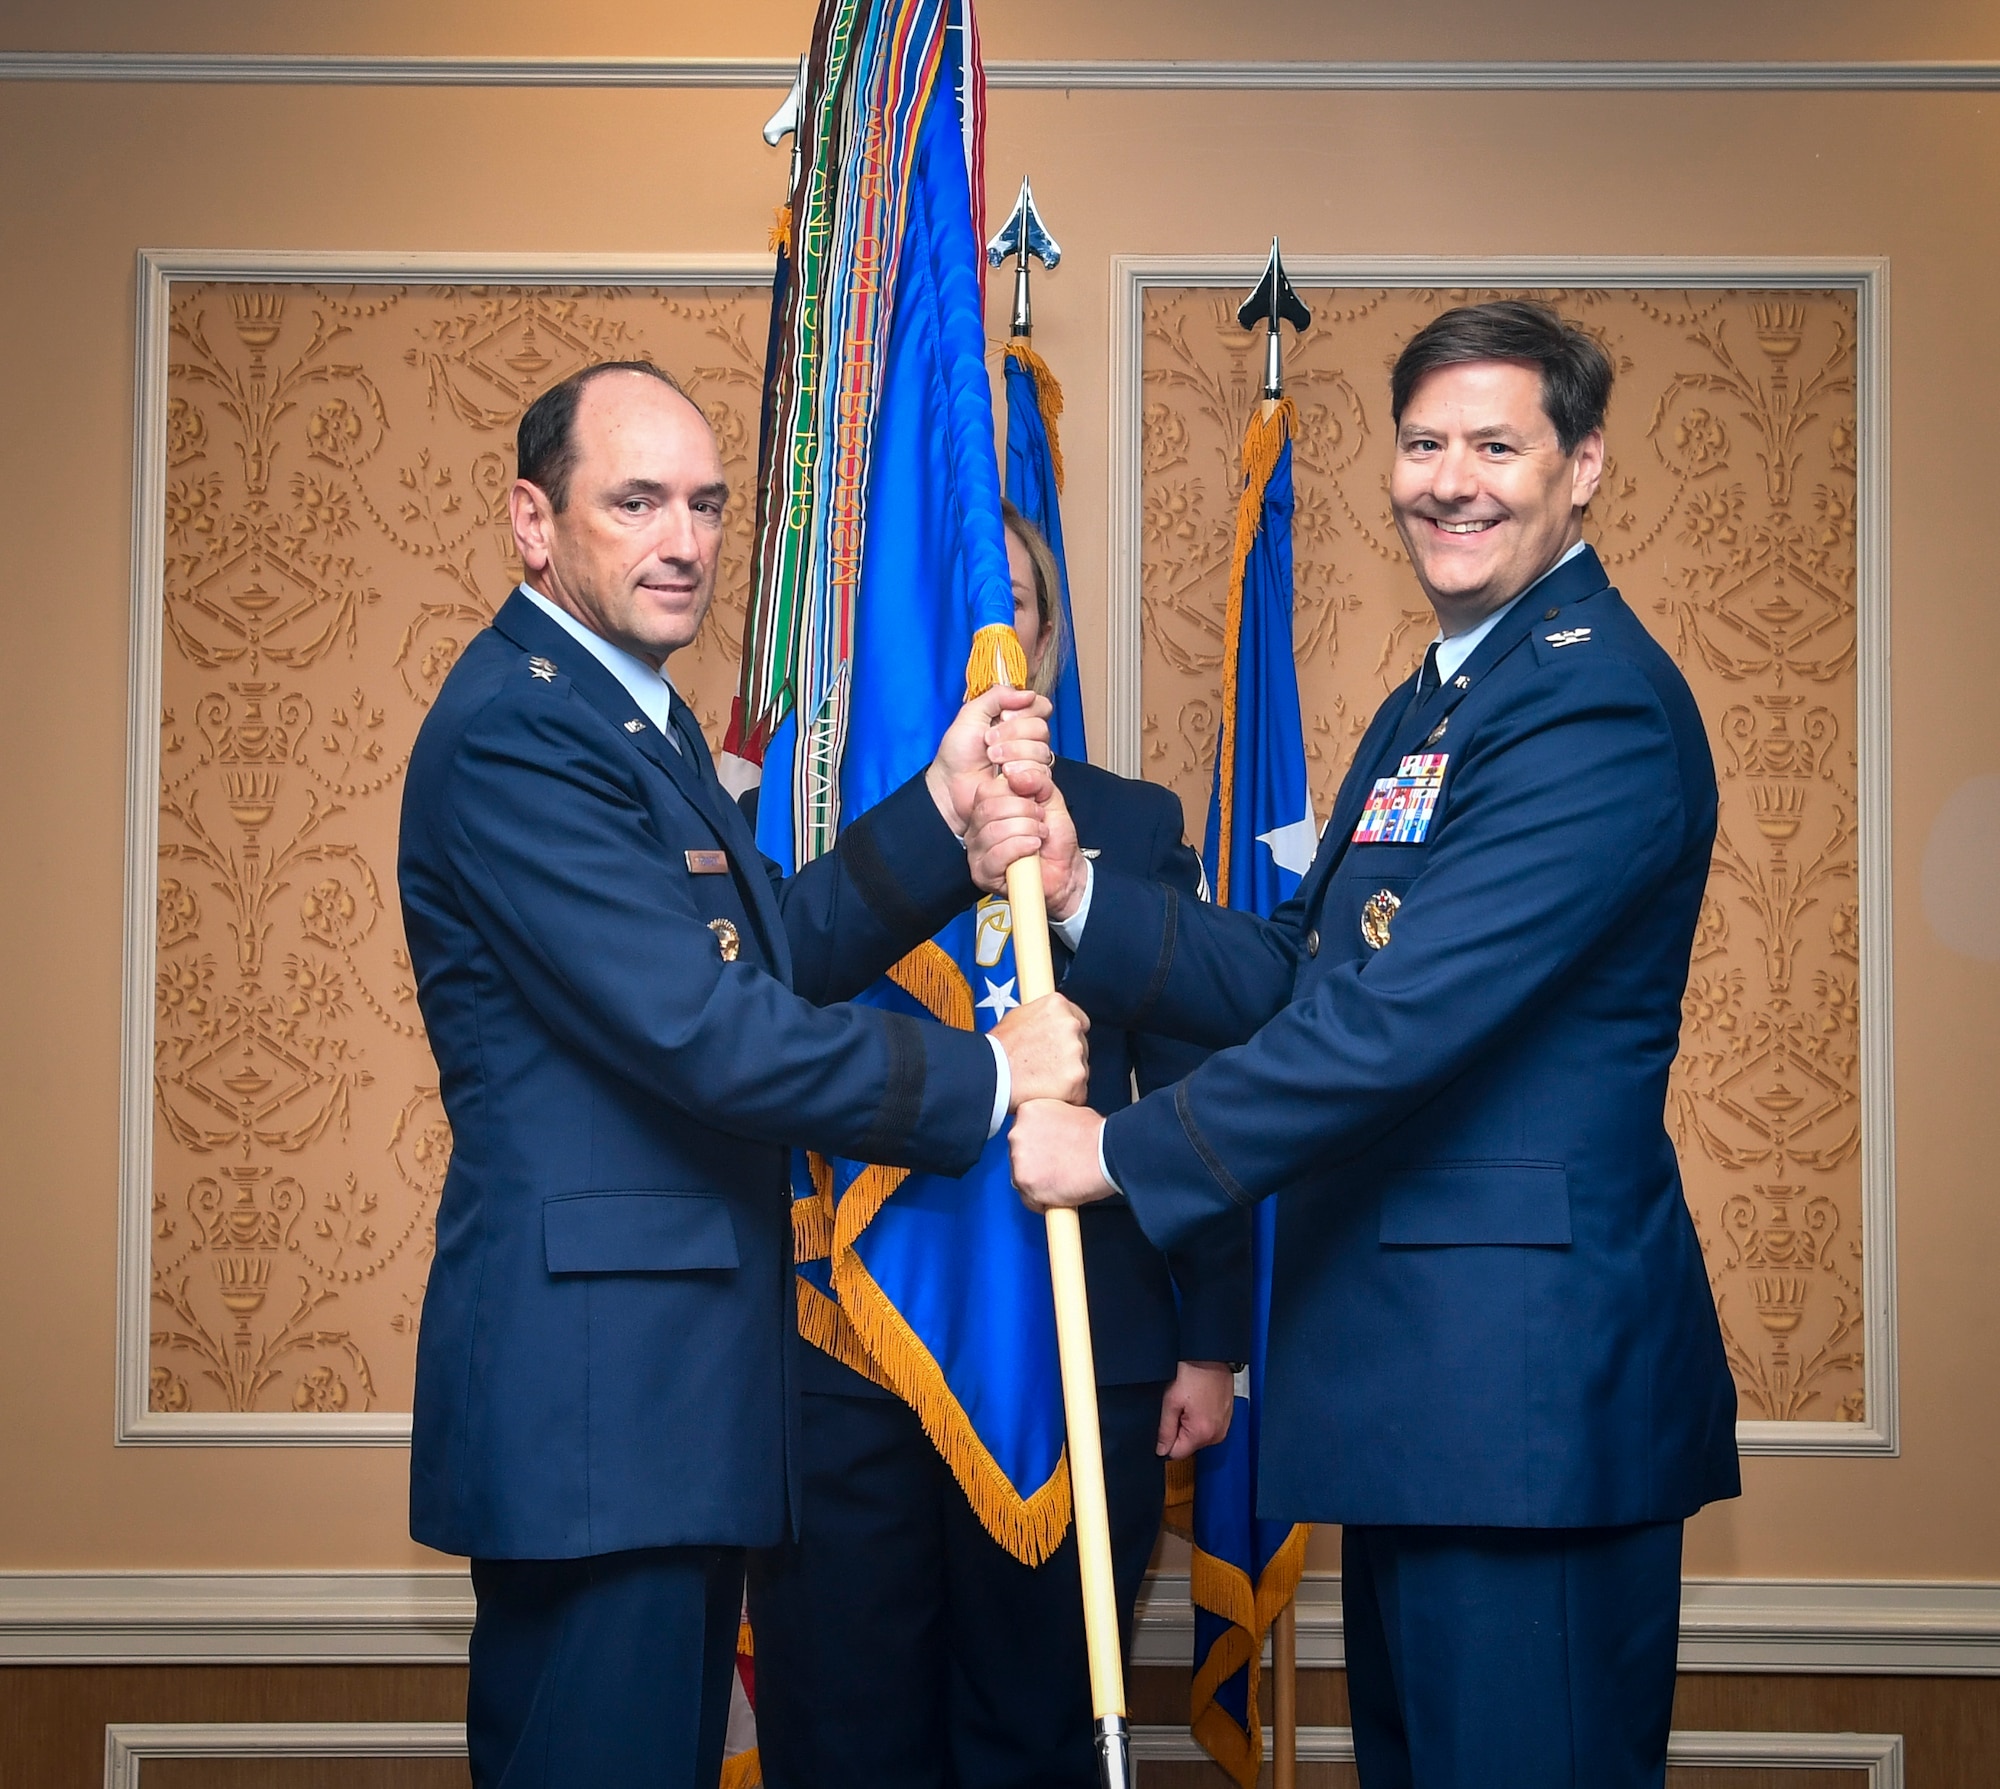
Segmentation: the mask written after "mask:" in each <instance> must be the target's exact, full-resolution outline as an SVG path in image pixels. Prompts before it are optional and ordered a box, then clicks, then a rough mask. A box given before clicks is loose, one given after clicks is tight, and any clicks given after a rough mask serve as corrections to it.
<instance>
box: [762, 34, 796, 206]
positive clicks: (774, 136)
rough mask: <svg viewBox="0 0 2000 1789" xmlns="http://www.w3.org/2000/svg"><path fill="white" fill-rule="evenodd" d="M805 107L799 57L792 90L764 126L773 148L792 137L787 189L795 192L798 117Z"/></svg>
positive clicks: (766, 136)
mask: <svg viewBox="0 0 2000 1789" xmlns="http://www.w3.org/2000/svg"><path fill="white" fill-rule="evenodd" d="M805 109H806V59H805V57H803V56H801V57H800V58H799V72H798V73H797V74H795V75H794V76H792V90H791V91H790V92H789V93H787V94H786V95H785V103H784V104H783V105H781V106H780V107H779V108H778V109H777V110H776V111H775V112H773V113H772V114H771V117H770V122H769V123H767V124H766V125H765V126H764V141H765V142H767V143H769V144H770V145H771V147H772V148H773V149H775V148H777V146H778V145H779V144H780V143H782V142H783V141H784V140H785V139H786V138H787V137H790V138H791V139H792V183H791V187H790V188H789V189H788V190H790V191H793V192H796V191H797V190H798V185H799V119H800V118H801V116H803V114H804V112H805Z"/></svg>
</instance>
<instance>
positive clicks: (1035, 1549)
mask: <svg viewBox="0 0 2000 1789" xmlns="http://www.w3.org/2000/svg"><path fill="white" fill-rule="evenodd" d="M876 1171H877V1170H875V1169H872V1168H871V1169H870V1170H869V1172H870V1173H871V1174H872V1173H875V1172H876ZM853 1197H854V1188H852V1187H850V1188H849V1189H848V1192H847V1198H846V1199H843V1200H842V1201H841V1205H842V1208H843V1209H845V1207H846V1204H847V1200H848V1199H852V1198H853ZM833 1283H834V1285H835V1287H836V1288H837V1289H838V1290H839V1293H840V1303H841V1308H842V1310H843V1311H845V1312H848V1313H850V1314H851V1316H852V1319H853V1323H854V1327H855V1330H856V1331H857V1332H858V1333H859V1335H860V1337H861V1340H862V1343H863V1345H864V1346H865V1347H866V1348H867V1350H868V1352H869V1354H870V1355H871V1356H872V1357H873V1358H874V1360H875V1361H876V1362H877V1364H878V1366H879V1367H880V1369H881V1371H880V1377H881V1378H882V1379H884V1380H886V1382H887V1383H888V1386H889V1388H890V1390H892V1391H893V1392H895V1394H896V1395H897V1396H898V1397H899V1398H901V1399H902V1400H903V1402H904V1403H906V1404H907V1405H909V1407H910V1408H911V1409H912V1410H914V1411H915V1412H916V1414H917V1421H918V1422H920V1423H922V1424H923V1428H924V1433H925V1434H926V1435H928V1436H929V1437H930V1440H931V1445H932V1446H933V1447H935V1448H936V1449H937V1450H938V1453H939V1455H940V1456H941V1457H942V1459H943V1460H944V1463H945V1464H946V1465H947V1466H949V1467H950V1468H951V1475H952V1477H953V1478H955V1479H957V1480H958V1483H959V1487H960V1488H961V1489H962V1490H963V1491H964V1492H965V1498H966V1501H967V1502H968V1503H970V1504H971V1505H972V1510H973V1514H975V1515H976V1516H978V1518H979V1525H980V1526H981V1527H982V1528H984V1529H985V1530H986V1532H987V1533H988V1534H990V1535H991V1536H992V1537H993V1538H994V1539H995V1540H996V1541H998V1542H999V1543H1000V1545H1001V1546H1003V1547H1005V1548H1006V1549H1007V1551H1008V1552H1009V1553H1011V1554H1013V1556H1014V1557H1015V1558H1016V1559H1018V1560H1020V1562H1021V1563H1022V1564H1023V1565H1040V1564H1041V1563H1042V1561H1043V1560H1045V1559H1047V1558H1048V1556H1049V1555H1050V1554H1051V1553H1053V1552H1054V1551H1055V1550H1056V1548H1057V1547H1059V1546H1060V1545H1061V1544H1062V1538H1063V1536H1064V1535H1065V1534H1067V1533H1068V1532H1069V1505H1070V1487H1069V1451H1068V1449H1067V1448H1065V1449H1064V1450H1063V1452H1062V1453H1060V1454H1058V1455H1057V1456H1056V1465H1055V1470H1054V1471H1053V1472H1051V1473H1050V1474H1049V1476H1048V1480H1047V1482H1046V1483H1044V1484H1043V1485H1042V1486H1041V1488H1040V1489H1039V1490H1036V1491H1034V1492H1031V1493H1030V1494H1029V1495H1028V1496H1026V1497H1023V1496H1022V1495H1021V1494H1020V1493H1019V1492H1018V1491H1016V1490H1015V1489H1014V1486H1013V1482H1012V1481H1011V1480H1010V1479H1009V1478H1008V1477H1007V1475H1006V1473H1004V1472H1003V1471H1001V1469H1000V1464H999V1462H998V1461H997V1460H995V1459H994V1458H993V1456H992V1454H991V1453H989V1452H988V1451H987V1448H986V1443H985V1442H983V1441H981V1440H980V1438H979V1432H978V1430H976V1429H975V1428H974V1427H973V1426H972V1423H971V1420H970V1419H969V1418H968V1417H967V1416H966V1414H965V1412H964V1410H963V1409H961V1408H960V1406H959V1402H958V1399H957V1398H956V1397H954V1396H953V1395H952V1391H951V1387H950V1386H949V1385H948V1384H947V1383H946V1381H945V1376H944V1369H943V1368H941V1367H940V1366H939V1365H938V1363H937V1361H936V1359H935V1358H934V1357H933V1356H932V1354H931V1351H930V1350H929V1349H928V1348H926V1347H925V1346H924V1344H923V1342H922V1340H921V1339H920V1338H919V1337H918V1335H917V1333H916V1331H915V1330H913V1329H911V1328H910V1326H909V1325H908V1324H907V1323H906V1322H904V1320H903V1314H902V1312H900V1311H899V1310H897V1309H896V1307H895V1305H894V1304H893V1303H892V1302H891V1301H890V1299H889V1297H888V1295H887V1294H886V1293H885V1292H884V1291H883V1290H882V1288H881V1287H880V1286H878V1285H876V1283H875V1281H874V1279H873V1278H872V1277H871V1276H870V1274H869V1272H868V1270H867V1268H866V1267H864V1266H863V1265H862V1264H861V1259H860V1257H859V1256H858V1255H856V1254H854V1253H853V1252H852V1251H851V1250H850V1251H848V1252H847V1253H845V1254H842V1255H839V1256H838V1257H837V1258H836V1259H835V1262H834V1267H833Z"/></svg>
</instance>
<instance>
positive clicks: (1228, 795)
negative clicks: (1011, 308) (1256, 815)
mask: <svg viewBox="0 0 2000 1789" xmlns="http://www.w3.org/2000/svg"><path fill="white" fill-rule="evenodd" d="M1298 420H1299V413H1298V407H1297V406H1296V405H1295V404H1294V403H1293V402H1292V400H1291V399H1290V398H1279V399H1277V400H1276V401H1275V402H1266V403H1264V404H1260V405H1259V406H1258V408H1257V413H1256V414H1255V415H1254V416H1252V417H1251V418H1250V426H1249V427H1248V428H1246V429H1245V430H1244V431H1243V495H1242V497H1241V499H1239V501H1238V502H1237V505H1236V546H1235V549H1234V550H1233V551H1232V552H1231V554H1230V556H1229V603H1228V606H1227V607H1226V608H1225V609H1224V610H1223V620H1222V724H1221V726H1220V727H1219V728H1218V729H1217V732H1216V743H1217V748H1218V750H1221V748H1223V747H1224V746H1227V747H1228V749H1227V750H1226V751H1223V752H1222V770H1221V777H1220V780H1219V782H1218V784H1217V789H1216V812H1217V817H1218V819H1219V821H1220V829H1219V830H1218V832H1217V833H1216V837H1217V838H1219V839H1220V840H1221V841H1222V843H1221V845H1220V846H1219V847H1218V849H1217V851H1216V856H1217V859H1218V860H1219V861H1218V862H1217V863H1216V866H1215V904H1216V905H1217V906H1218V907H1226V906H1228V905H1229V841H1230V839H1231V838H1232V837H1233V836H1234V833H1235V821H1236V764H1235V758H1236V751H1235V746H1234V741H1235V737H1236V658H1237V653H1238V650H1239V648H1240V645H1241V642H1242V639H1243V572H1244V568H1245V566H1247V565H1248V564H1249V562H1250V549H1251V547H1252V546H1253V545H1254V544H1255V543H1256V539H1257V530H1258V527H1259V526H1260V525H1261V524H1262V522H1263V519H1264V488H1265V486H1267V485H1268V484H1269V483H1270V482H1271V474H1272V473H1273V472H1275V471H1277V469H1278V455H1279V454H1280V453H1282V452H1283V451H1284V446H1285V443H1286V442H1287V441H1288V440H1289V439H1290V438H1291V435H1292V431H1293V430H1294V429H1295V428H1296V427H1297V426H1298Z"/></svg>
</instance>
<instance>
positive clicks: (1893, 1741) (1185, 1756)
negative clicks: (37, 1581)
mask: <svg viewBox="0 0 2000 1789" xmlns="http://www.w3.org/2000/svg"><path fill="white" fill-rule="evenodd" d="M1264 1749H1265V1754H1266V1756H1268V1755H1269V1753H1270V1749H1271V1734H1270V1730H1269V1729H1268V1728H1266V1729H1265V1733H1264ZM464 1756H465V1728H464V1727H463V1726H462V1725H460V1724H459V1723H457V1722H453V1721H408V1722H396V1721H356V1722H352V1723H343V1722H337V1721H318V1722H310V1723H309V1722H295V1723H287V1722H275V1721H272V1722H247V1721H246V1722H185V1723H178V1724H167V1723H155V1724H147V1725H140V1724H137V1723H133V1724H123V1723H114V1724H113V1725H111V1726H109V1727H107V1728H106V1729H105V1732H104V1789H141V1784H142V1778H141V1766H142V1764H143V1763H144V1761H145V1760H146V1759H148V1758H270V1759H280V1758H462V1757H464ZM1204 1756H1205V1754H1204V1753H1203V1752H1202V1750H1201V1748H1200V1747H1199V1746H1197V1745H1196V1744H1195V1742H1194V1740H1193V1738H1192V1737H1191V1736H1190V1735H1189V1734H1188V1732H1187V1730H1186V1729H1185V1728H1182V1727H1144V1726H1142V1727H1134V1728H1133V1729H1132V1757H1133V1761H1134V1763H1135V1764H1137V1765H1139V1766H1141V1768H1140V1769H1139V1770H1138V1771H1137V1772H1136V1773H1135V1774H1136V1776H1137V1778H1138V1780H1139V1781H1140V1782H1142V1783H1143V1782H1144V1780H1145V1771H1144V1769H1143V1766H1145V1765H1146V1764H1148V1763H1154V1764H1168V1763H1179V1762H1187V1763H1194V1762H1199V1761H1200V1760H1201V1759H1202V1758H1203V1757H1204ZM1298 1757H1299V1760H1300V1762H1301V1763H1307V1764H1318V1763H1327V1764H1339V1763H1352V1762H1353V1759H1354V1735H1353V1733H1352V1731H1351V1730H1350V1729H1348V1728H1346V1727H1301V1728H1300V1729H1299V1730H1298ZM1667 1762H1668V1763H1669V1764H1698V1765H1704V1766H1707V1767H1709V1768H1711V1769H1713V1768H1717V1767H1721V1768H1730V1767H1736V1768H1740V1769H1760V1770H1770V1769H1774V1768H1775V1769H1781V1770H1782V1769H1793V1770H1829V1769H1832V1770H1838V1769H1843V1768H1845V1769H1849V1770H1854V1771H1856V1772H1860V1773H1865V1775H1864V1776H1863V1778H1862V1781H1863V1782H1864V1783H1865V1784H1866V1789H1903V1741H1902V1736H1901V1735H1900V1734H1895V1733H1676V1734H1674V1735H1672V1736H1671V1738H1669V1740H1668V1741H1667ZM1857 1789H1859V1786H1858V1785H1857Z"/></svg>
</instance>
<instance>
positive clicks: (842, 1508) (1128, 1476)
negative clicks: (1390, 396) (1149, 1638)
mask: <svg viewBox="0 0 2000 1789" xmlns="http://www.w3.org/2000/svg"><path fill="white" fill-rule="evenodd" d="M1165 1392H1166V1386H1165V1385H1164V1384H1148V1385H1106V1386H1100V1387H1099V1388H1098V1392H1097V1398H1098V1415H1099V1420H1100V1421H1101V1423H1102V1425H1103V1431H1104V1465H1105V1490H1106V1494H1107V1497H1108V1499H1109V1502H1110V1514H1111V1541H1112V1563H1113V1572H1114V1576H1115V1578H1116V1580H1117V1589H1118V1607H1119V1613H1120V1619H1121V1621H1122V1623H1123V1625H1124V1628H1125V1630H1126V1639H1127V1641H1128V1643H1129V1640H1130V1634H1131V1622H1132V1606H1133V1603H1134V1601H1135V1600H1136V1599H1137V1597H1138V1593H1139V1585H1140V1583H1141V1581H1142V1580H1143V1579H1144V1577H1145V1575H1146V1565H1147V1562H1148V1561H1149V1560H1150V1558H1151V1557H1152V1551H1153V1543H1154V1541H1155V1539H1156V1538H1157V1537H1158V1535H1159V1529H1160V1513H1161V1506H1162V1504H1163V1502H1164V1499H1165V1495H1166V1466H1165V1462H1164V1461H1163V1460H1161V1459H1160V1457H1159V1456H1158V1455H1157V1454H1156V1453H1154V1451H1153V1448H1154V1442H1155V1439H1156V1437H1157V1435H1158V1432H1159V1421H1160V1400H1161V1398H1162V1397H1163V1396H1164V1394H1165ZM800 1401H801V1404H802V1407H803V1419H804V1458H805V1493H804V1506H803V1507H804V1520H803V1523H802V1525H801V1534H800V1537H799V1539H798V1540H797V1541H795V1542H791V1543H788V1544H787V1545H785V1546H783V1547H778V1548H773V1549H771V1550H769V1551H767V1552H760V1553H752V1554H751V1556H750V1568H749V1572H750V1626H751V1630H752V1632H753V1634H754V1636H755V1641H756V1648H757V1741H758V1753H759V1758H760V1761H761V1763H762V1765H763V1772H764V1782H765V1785H766V1789H1071V1786H1074V1789H1096V1785H1097V1762H1096V1753H1095V1750H1094V1747H1093V1742H1092V1725H1091V1709H1090V1677H1089V1668H1088V1663H1087V1657H1086V1652H1085V1647H1084V1636H1083V1600H1082V1591H1081V1589H1080V1588H1079V1582H1078V1576H1077V1563H1076V1538H1075V1535H1074V1533H1072V1534H1071V1535H1069V1536H1068V1537H1066V1538H1065V1539H1064V1541H1063V1543H1062V1545H1061V1546H1060V1547H1059V1548H1058V1549H1057V1550H1056V1552H1055V1553H1053V1554H1052V1555H1050V1557H1049V1558H1048V1560H1046V1561H1045V1562H1044V1563H1043V1564H1042V1565H1040V1566H1037V1567H1029V1566H1025V1565H1022V1564H1021V1563H1020V1562H1019V1561H1018V1560H1017V1559H1015V1558H1014V1557H1013V1556H1012V1555H1011V1554H1009V1553H1008V1552H1007V1551H1006V1550H1005V1549H1004V1548H1002V1547H1001V1546H999V1545H998V1544H997V1543H996V1542H995V1541H994V1540H993V1539H992V1538H991V1537H990V1536H989V1535H988V1534H987V1533H986V1531H985V1529H983V1528H982V1527H981V1526H980V1524H979V1518H978V1517H977V1516H976V1515H974V1514H973V1511H972V1506H971V1505H970V1504H969V1503H968V1502H967V1501H966V1497H965V1493H964V1492H963V1491H962V1490H960V1489H959V1487H958V1484H957V1482H956V1481H955V1480H954V1479H953V1478H952V1476H951V1469H950V1468H949V1467H948V1466H947V1465H946V1464H945V1463H944V1461H943V1460H942V1459H941V1458H940V1457H939V1455H938V1452H937V1449H936V1448H935V1447H934V1446H933V1445H932V1444H931V1441H930V1439H929V1437H928V1436H926V1435H925V1434H924V1432H923V1428H922V1426H921V1425H920V1424H919V1423H918V1421H917V1417H916V1413H915V1412H914V1411H912V1410H911V1409H910V1408H909V1406H908V1405H906V1404H904V1403H902V1402H901V1401H900V1400H898V1399H892V1398H871V1397H841V1396H835V1395H831V1394H824V1393H818V1392H810V1391H809V1392H807V1393H806V1394H805V1395H804V1396H803V1398H802V1399H801V1400H800Z"/></svg>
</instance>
